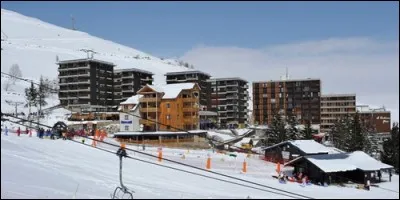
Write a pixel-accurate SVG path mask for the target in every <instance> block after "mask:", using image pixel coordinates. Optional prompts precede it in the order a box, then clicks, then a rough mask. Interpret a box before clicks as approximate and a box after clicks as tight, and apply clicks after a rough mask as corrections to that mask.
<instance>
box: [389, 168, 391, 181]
mask: <svg viewBox="0 0 400 200" xmlns="http://www.w3.org/2000/svg"><path fill="white" fill-rule="evenodd" d="M389 182H392V170H389Z"/></svg>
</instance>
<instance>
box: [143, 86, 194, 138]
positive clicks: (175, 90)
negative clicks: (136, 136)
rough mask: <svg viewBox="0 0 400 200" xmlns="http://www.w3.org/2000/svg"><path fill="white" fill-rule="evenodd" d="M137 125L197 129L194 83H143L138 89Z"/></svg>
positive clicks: (146, 127)
mask: <svg viewBox="0 0 400 200" xmlns="http://www.w3.org/2000/svg"><path fill="white" fill-rule="evenodd" d="M138 94H140V95H143V97H141V98H139V103H140V115H141V119H140V120H139V123H140V124H143V130H144V131H182V130H195V129H199V123H200V121H199V101H200V99H199V94H200V87H199V86H198V84H197V83H178V84H167V85H164V86H161V87H157V86H151V85H146V86H144V87H143V88H142V89H140V90H139V91H138Z"/></svg>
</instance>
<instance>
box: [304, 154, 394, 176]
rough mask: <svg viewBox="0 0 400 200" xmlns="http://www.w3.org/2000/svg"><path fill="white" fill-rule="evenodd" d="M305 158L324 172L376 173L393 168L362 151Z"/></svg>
mask: <svg viewBox="0 0 400 200" xmlns="http://www.w3.org/2000/svg"><path fill="white" fill-rule="evenodd" d="M305 158H306V159H307V160H308V161H310V162H311V163H313V164H314V165H316V166H317V167H318V168H320V169H321V170H323V171H324V172H327V173H329V172H340V171H353V170H356V169H360V170H363V171H377V170H380V169H390V168H393V167H392V166H390V165H387V164H384V163H382V162H380V161H378V160H375V159H374V158H372V157H370V156H369V155H368V154H366V153H364V152H362V151H355V152H353V153H340V154H323V155H311V156H305Z"/></svg>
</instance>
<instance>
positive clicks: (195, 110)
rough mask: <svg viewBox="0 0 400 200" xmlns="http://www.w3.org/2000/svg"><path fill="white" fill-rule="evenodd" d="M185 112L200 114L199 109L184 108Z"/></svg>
mask: <svg viewBox="0 0 400 200" xmlns="http://www.w3.org/2000/svg"><path fill="white" fill-rule="evenodd" d="M183 112H196V113H197V112H199V109H198V108H191V107H186V108H183Z"/></svg>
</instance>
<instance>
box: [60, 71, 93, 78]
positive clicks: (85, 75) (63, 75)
mask: <svg viewBox="0 0 400 200" xmlns="http://www.w3.org/2000/svg"><path fill="white" fill-rule="evenodd" d="M79 76H84V77H87V76H90V72H87V73H68V74H59V75H58V77H59V78H62V77H79Z"/></svg>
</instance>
